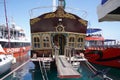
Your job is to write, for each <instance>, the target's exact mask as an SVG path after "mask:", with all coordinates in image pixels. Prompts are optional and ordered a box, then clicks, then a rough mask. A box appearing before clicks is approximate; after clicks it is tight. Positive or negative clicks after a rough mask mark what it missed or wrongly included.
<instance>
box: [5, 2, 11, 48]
mask: <svg viewBox="0 0 120 80" xmlns="http://www.w3.org/2000/svg"><path fill="white" fill-rule="evenodd" d="M4 12H5V20H6V27H7V31H8V47H9V48H10V31H9V28H8V18H7V9H6V0H4Z"/></svg>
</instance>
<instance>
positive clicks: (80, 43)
mask: <svg viewBox="0 0 120 80" xmlns="http://www.w3.org/2000/svg"><path fill="white" fill-rule="evenodd" d="M82 43H83V38H81V37H79V38H78V40H77V47H78V48H81V47H82Z"/></svg>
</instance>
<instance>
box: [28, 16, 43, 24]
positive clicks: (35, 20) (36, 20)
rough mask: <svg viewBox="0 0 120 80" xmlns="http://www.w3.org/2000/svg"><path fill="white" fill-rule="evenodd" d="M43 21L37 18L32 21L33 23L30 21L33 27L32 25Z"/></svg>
mask: <svg viewBox="0 0 120 80" xmlns="http://www.w3.org/2000/svg"><path fill="white" fill-rule="evenodd" d="M40 20H41V19H40V18H35V19H32V20H31V21H30V24H31V25H32V24H35V23H36V22H38V21H40Z"/></svg>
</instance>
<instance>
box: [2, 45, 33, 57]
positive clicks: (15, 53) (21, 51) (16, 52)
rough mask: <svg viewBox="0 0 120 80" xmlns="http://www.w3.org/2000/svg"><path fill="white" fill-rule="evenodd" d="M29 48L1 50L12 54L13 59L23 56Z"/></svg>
mask: <svg viewBox="0 0 120 80" xmlns="http://www.w3.org/2000/svg"><path fill="white" fill-rule="evenodd" d="M30 48H31V47H30V46H26V47H20V48H3V49H4V51H5V52H6V53H8V54H9V53H13V56H14V57H15V58H17V57H20V56H24V55H25V54H27V53H28V51H29V50H30Z"/></svg>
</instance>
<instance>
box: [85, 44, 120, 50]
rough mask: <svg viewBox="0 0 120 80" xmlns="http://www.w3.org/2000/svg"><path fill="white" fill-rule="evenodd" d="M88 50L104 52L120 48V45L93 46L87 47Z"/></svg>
mask: <svg viewBox="0 0 120 80" xmlns="http://www.w3.org/2000/svg"><path fill="white" fill-rule="evenodd" d="M85 48H86V49H88V48H89V49H93V50H102V49H107V48H120V45H119V44H114V45H91V46H85Z"/></svg>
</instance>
